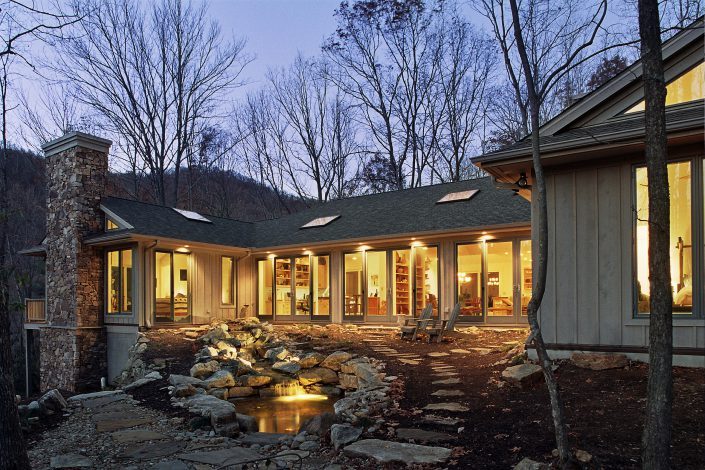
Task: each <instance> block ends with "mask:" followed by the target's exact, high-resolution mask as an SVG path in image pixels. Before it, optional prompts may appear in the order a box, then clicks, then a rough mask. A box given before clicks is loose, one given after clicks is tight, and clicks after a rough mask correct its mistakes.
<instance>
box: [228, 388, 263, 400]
mask: <svg viewBox="0 0 705 470" xmlns="http://www.w3.org/2000/svg"><path fill="white" fill-rule="evenodd" d="M256 393H257V392H256V391H255V389H254V388H252V387H230V388H229V389H228V397H229V398H244V397H249V396H252V395H254V394H256Z"/></svg>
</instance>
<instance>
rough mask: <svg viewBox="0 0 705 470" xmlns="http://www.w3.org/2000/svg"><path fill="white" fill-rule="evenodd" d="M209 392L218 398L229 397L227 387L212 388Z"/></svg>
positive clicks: (225, 398)
mask: <svg viewBox="0 0 705 470" xmlns="http://www.w3.org/2000/svg"><path fill="white" fill-rule="evenodd" d="M208 394H209V395H212V396H214V397H216V398H220V399H221V400H227V399H228V389H227V388H212V389H210V390H208Z"/></svg>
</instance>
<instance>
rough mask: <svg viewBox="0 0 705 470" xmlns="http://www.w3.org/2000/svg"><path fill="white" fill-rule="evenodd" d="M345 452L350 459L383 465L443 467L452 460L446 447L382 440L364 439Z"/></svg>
mask: <svg viewBox="0 0 705 470" xmlns="http://www.w3.org/2000/svg"><path fill="white" fill-rule="evenodd" d="M343 452H344V453H345V455H347V456H350V457H363V458H373V459H375V460H377V461H378V462H382V463H388V462H401V463H404V464H406V465H412V464H433V465H442V464H443V463H445V462H446V461H447V460H448V459H449V458H450V453H451V450H450V449H446V448H445V447H432V446H420V445H417V444H407V443H404V442H391V441H383V440H381V439H363V440H361V441H357V442H354V443H352V444H350V445H348V446H346V447H345V448H344V449H343Z"/></svg>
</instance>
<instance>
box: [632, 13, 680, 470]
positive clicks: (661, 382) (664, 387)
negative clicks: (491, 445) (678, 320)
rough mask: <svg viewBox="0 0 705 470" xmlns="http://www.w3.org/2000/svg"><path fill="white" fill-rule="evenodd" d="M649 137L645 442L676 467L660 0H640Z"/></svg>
mask: <svg viewBox="0 0 705 470" xmlns="http://www.w3.org/2000/svg"><path fill="white" fill-rule="evenodd" d="M639 34H640V36H641V61H642V66H643V75H642V82H643V84H644V101H645V112H644V135H645V138H644V143H645V157H646V169H647V178H648V184H649V195H648V199H649V285H650V292H651V296H650V297H649V307H650V310H649V311H650V312H651V314H650V316H649V381H648V385H647V396H646V420H645V423H644V433H643V436H642V442H641V458H642V465H643V467H644V468H645V469H668V468H671V420H672V409H671V408H672V404H673V377H672V374H673V372H672V367H673V307H672V305H673V292H672V290H671V268H670V266H671V263H670V249H669V245H670V227H671V222H670V198H669V192H668V191H669V189H668V167H667V160H668V152H667V138H666V82H665V80H664V75H663V59H662V56H661V23H660V20H659V7H658V1H657V0H639Z"/></svg>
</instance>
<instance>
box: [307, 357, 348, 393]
mask: <svg viewBox="0 0 705 470" xmlns="http://www.w3.org/2000/svg"><path fill="white" fill-rule="evenodd" d="M329 357H330V356H329ZM324 362H325V361H324ZM299 383H301V385H303V386H304V387H305V386H307V385H313V384H317V383H323V384H336V383H338V374H336V373H335V372H334V371H333V370H332V369H330V368H324V367H314V368H312V369H304V370H303V371H301V372H299Z"/></svg>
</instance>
